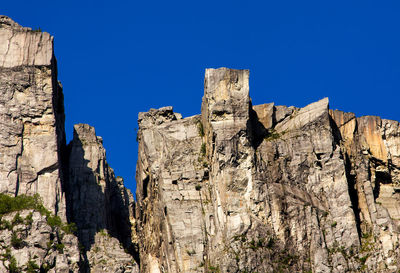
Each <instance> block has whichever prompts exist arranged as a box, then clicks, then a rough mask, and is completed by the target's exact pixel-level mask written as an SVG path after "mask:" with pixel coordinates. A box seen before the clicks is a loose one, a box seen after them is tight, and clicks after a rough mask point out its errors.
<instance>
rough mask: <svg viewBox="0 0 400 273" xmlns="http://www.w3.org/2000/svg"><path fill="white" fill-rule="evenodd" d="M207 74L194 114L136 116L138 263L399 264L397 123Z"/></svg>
mask: <svg viewBox="0 0 400 273" xmlns="http://www.w3.org/2000/svg"><path fill="white" fill-rule="evenodd" d="M205 74H206V76H205V84H204V85H205V91H204V97H203V103H202V113H201V115H199V116H193V117H189V118H185V119H181V118H180V115H179V114H174V113H173V111H172V108H171V107H166V108H161V109H159V110H155V109H152V110H151V111H150V112H147V113H140V114H139V133H138V139H139V157H138V162H137V172H136V181H137V194H136V195H137V206H136V218H137V219H136V220H137V231H138V239H139V245H140V248H139V249H140V261H141V272H277V271H281V272H289V271H292V272H293V271H294V272H311V271H312V272H345V271H349V272H360V271H368V272H395V271H397V270H398V266H399V265H398V264H397V261H398V260H399V249H398V245H399V244H398V236H399V227H398V224H399V223H398V221H400V220H399V219H400V218H399V217H400V216H399V215H400V214H399V212H398V211H400V210H399V208H398V206H399V205H398V204H400V203H399V200H398V199H399V197H398V196H397V195H399V196H400V193H398V192H400V187H399V186H397V185H398V183H399V169H398V166H399V163H400V160H399V158H400V131H399V123H398V122H395V121H388V120H381V119H380V118H377V117H361V118H355V116H354V114H351V113H343V112H340V111H337V110H335V111H332V110H329V104H328V99H322V100H320V101H318V102H315V103H312V104H310V105H308V106H306V107H304V108H296V107H286V106H275V105H274V104H263V105H258V106H252V105H251V101H250V98H249V88H248V76H249V73H248V71H247V70H232V69H226V68H221V69H207V70H206V73H205Z"/></svg>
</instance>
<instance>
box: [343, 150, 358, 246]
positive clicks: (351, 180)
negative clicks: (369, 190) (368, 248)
mask: <svg viewBox="0 0 400 273" xmlns="http://www.w3.org/2000/svg"><path fill="white" fill-rule="evenodd" d="M344 156H345V170H346V178H347V183H348V191H349V196H350V201H351V207H352V209H353V213H354V217H355V220H356V228H357V233H358V238H359V240H360V238H361V235H362V233H361V218H360V209H359V206H358V191H357V184H356V183H357V179H356V175H355V174H352V172H351V161H350V158H349V156H348V154H345V155H344Z"/></svg>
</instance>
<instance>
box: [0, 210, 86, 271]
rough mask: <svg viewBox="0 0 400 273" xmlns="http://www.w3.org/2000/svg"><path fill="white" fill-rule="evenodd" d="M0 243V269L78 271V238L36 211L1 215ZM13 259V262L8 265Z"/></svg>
mask: <svg viewBox="0 0 400 273" xmlns="http://www.w3.org/2000/svg"><path fill="white" fill-rule="evenodd" d="M0 244H1V250H0V257H1V260H2V262H1V263H0V272H39V270H40V272H62V273H69V272H78V271H79V261H80V252H79V248H78V240H77V238H76V237H75V236H74V235H72V234H68V233H65V232H64V231H63V230H62V229H60V228H59V227H57V226H54V225H50V224H49V222H48V221H47V220H46V217H45V216H44V215H41V214H40V213H39V212H38V211H34V210H23V211H21V212H14V213H10V214H7V215H4V216H3V217H2V218H1V224H0ZM13 260H14V262H15V264H14V266H12V265H11V266H10V264H12V262H13ZM13 270H14V271H13ZM29 270H31V271H29ZM32 270H35V271H32ZM46 270H47V271H46Z"/></svg>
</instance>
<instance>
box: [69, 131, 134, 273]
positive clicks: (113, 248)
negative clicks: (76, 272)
mask: <svg viewBox="0 0 400 273" xmlns="http://www.w3.org/2000/svg"><path fill="white" fill-rule="evenodd" d="M68 151H69V166H68V170H69V173H68V182H67V185H66V196H67V204H68V219H69V220H70V221H71V222H74V223H76V225H77V228H78V232H77V235H78V238H79V241H80V243H81V244H82V245H83V246H84V247H85V251H87V258H88V260H87V261H86V262H87V263H88V266H90V267H91V268H92V267H94V266H96V265H97V266H100V267H101V268H103V269H102V270H103V271H101V270H100V269H99V268H98V269H95V270H94V272H118V270H120V269H121V270H122V269H123V271H121V272H134V271H132V270H133V269H132V268H134V267H135V266H136V267H137V265H135V262H134V260H133V257H132V255H134V252H135V244H134V243H135V242H132V238H135V230H134V229H132V223H131V221H133V223H134V218H133V212H134V200H133V195H132V193H131V192H130V191H129V189H126V188H125V187H124V185H123V180H122V178H120V177H115V175H114V171H113V169H111V168H110V167H109V165H108V164H107V161H106V152H105V149H104V147H103V144H102V138H101V137H98V136H96V133H95V130H94V128H93V127H91V126H89V125H87V124H77V125H75V126H74V138H73V140H72V141H71V142H70V143H69V145H68ZM101 235H103V236H101ZM124 248H125V250H126V252H127V253H126V252H125V251H124ZM95 254H96V255H95ZM103 259H104V261H106V262H107V263H104V264H103V263H101V262H100V261H102V260H103ZM111 265H112V266H111ZM110 266H111V267H110ZM129 268H131V269H132V270H131V269H129ZM117 269H118V270H117ZM135 270H136V269H135Z"/></svg>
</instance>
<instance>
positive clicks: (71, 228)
mask: <svg viewBox="0 0 400 273" xmlns="http://www.w3.org/2000/svg"><path fill="white" fill-rule="evenodd" d="M61 229H62V230H63V231H64V232H65V233H68V234H73V233H75V232H76V231H77V230H78V228H77V227H76V224H75V223H69V224H64V225H63V226H62V227H61Z"/></svg>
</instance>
